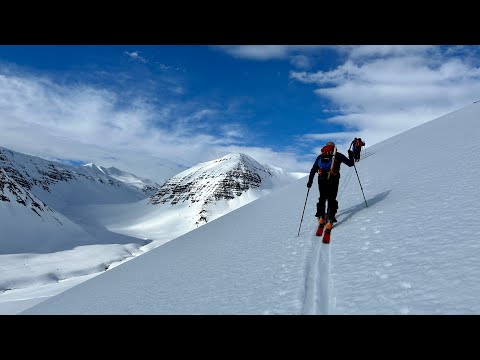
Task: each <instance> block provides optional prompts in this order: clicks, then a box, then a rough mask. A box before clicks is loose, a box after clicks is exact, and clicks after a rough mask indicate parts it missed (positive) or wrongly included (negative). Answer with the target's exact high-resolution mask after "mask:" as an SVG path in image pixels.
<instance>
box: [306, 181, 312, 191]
mask: <svg viewBox="0 0 480 360" xmlns="http://www.w3.org/2000/svg"><path fill="white" fill-rule="evenodd" d="M311 187H312V183H311V182H310V181H309V182H308V183H307V188H309V189H310V188H311Z"/></svg>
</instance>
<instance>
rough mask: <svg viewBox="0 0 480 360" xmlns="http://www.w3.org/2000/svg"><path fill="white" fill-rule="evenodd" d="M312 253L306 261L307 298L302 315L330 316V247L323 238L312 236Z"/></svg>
mask: <svg viewBox="0 0 480 360" xmlns="http://www.w3.org/2000/svg"><path fill="white" fill-rule="evenodd" d="M311 241H312V251H311V252H310V254H309V257H308V260H307V261H306V271H305V272H306V277H305V289H304V291H305V298H304V303H303V311H302V313H303V314H305V315H328V313H329V308H330V246H329V244H323V243H322V236H316V235H313V236H312V239H311Z"/></svg>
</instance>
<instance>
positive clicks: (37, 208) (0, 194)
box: [0, 168, 61, 224]
mask: <svg viewBox="0 0 480 360" xmlns="http://www.w3.org/2000/svg"><path fill="white" fill-rule="evenodd" d="M0 202H5V203H11V204H12V205H13V204H14V203H16V204H18V205H17V206H24V207H26V208H28V209H30V210H32V211H33V212H34V213H35V214H36V215H37V216H39V217H40V218H42V219H43V215H44V214H45V213H49V214H50V215H52V216H53V214H54V213H55V211H54V210H53V209H51V208H49V207H48V206H47V205H46V204H44V203H43V201H41V200H39V199H37V198H36V197H35V196H34V195H33V194H31V193H30V192H29V191H28V190H26V189H25V188H24V187H23V186H21V185H19V184H18V183H17V182H16V181H15V180H13V179H11V178H10V177H9V176H8V175H7V173H6V171H5V170H4V169H2V168H0ZM53 217H54V218H55V220H56V221H58V223H59V224H61V222H60V221H59V220H58V219H57V218H56V217H55V216H53Z"/></svg>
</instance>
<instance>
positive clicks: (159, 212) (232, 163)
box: [79, 153, 305, 250]
mask: <svg viewBox="0 0 480 360" xmlns="http://www.w3.org/2000/svg"><path fill="white" fill-rule="evenodd" d="M303 175H305V174H303ZM298 177H299V175H298V174H290V173H287V172H285V171H283V170H282V169H279V168H275V167H271V166H267V165H261V164H259V163H258V162H257V161H256V160H255V159H253V158H251V157H249V156H247V155H245V154H239V153H233V154H228V155H226V156H224V157H222V158H220V159H217V160H212V161H208V162H204V163H200V164H198V165H196V166H193V167H192V168H190V169H188V170H185V171H183V172H181V173H179V174H178V175H176V176H174V177H173V178H171V179H169V180H168V181H166V182H165V184H163V185H162V186H161V188H160V190H159V191H158V192H157V193H155V194H154V195H152V196H151V197H150V198H149V199H145V200H141V201H139V202H137V203H133V204H124V205H115V206H111V205H105V206H88V207H85V208H83V209H79V211H82V216H85V217H88V216H90V217H94V218H95V219H97V221H98V222H100V223H101V224H102V225H103V226H104V227H105V228H106V229H108V230H109V231H111V232H114V233H118V234H124V235H127V236H134V237H137V238H140V239H149V240H151V243H150V244H149V245H147V246H146V247H145V248H144V249H145V250H150V249H152V248H154V247H156V246H159V245H161V244H163V243H165V242H167V241H170V240H172V239H174V238H176V237H178V236H180V235H183V234H185V233H186V232H188V231H191V230H193V229H196V228H197V227H199V226H202V225H204V224H206V223H207V222H210V221H212V220H215V219H217V218H219V217H220V216H223V215H225V214H227V213H228V212H230V211H232V210H235V209H237V208H239V207H241V206H243V205H245V204H248V203H250V202H252V201H254V200H256V199H258V198H260V197H262V196H265V195H266V194H268V193H270V192H271V191H273V190H274V189H278V188H280V187H282V186H285V185H287V184H290V183H292V182H293V181H295V180H297V179H298Z"/></svg>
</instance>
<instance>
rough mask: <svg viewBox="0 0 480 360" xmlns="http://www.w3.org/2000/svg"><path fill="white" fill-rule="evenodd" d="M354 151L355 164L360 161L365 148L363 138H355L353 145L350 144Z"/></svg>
mask: <svg viewBox="0 0 480 360" xmlns="http://www.w3.org/2000/svg"><path fill="white" fill-rule="evenodd" d="M350 146H351V147H352V151H353V157H354V159H355V162H359V161H360V151H362V146H365V143H364V142H363V141H362V138H355V139H353V141H352V143H351V144H350Z"/></svg>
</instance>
